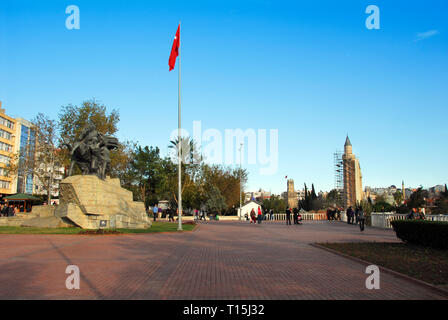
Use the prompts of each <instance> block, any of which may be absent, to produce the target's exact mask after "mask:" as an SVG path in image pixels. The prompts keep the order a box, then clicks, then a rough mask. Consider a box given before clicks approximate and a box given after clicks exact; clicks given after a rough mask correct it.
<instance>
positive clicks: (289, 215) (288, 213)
mask: <svg viewBox="0 0 448 320" xmlns="http://www.w3.org/2000/svg"><path fill="white" fill-rule="evenodd" d="M286 225H291V208H287V209H286Z"/></svg>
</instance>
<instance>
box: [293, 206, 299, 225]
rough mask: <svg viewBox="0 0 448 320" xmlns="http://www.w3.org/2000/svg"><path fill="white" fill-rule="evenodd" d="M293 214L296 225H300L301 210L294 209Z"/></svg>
mask: <svg viewBox="0 0 448 320" xmlns="http://www.w3.org/2000/svg"><path fill="white" fill-rule="evenodd" d="M292 212H293V216H292V217H293V219H294V224H299V209H297V208H294V209H292Z"/></svg>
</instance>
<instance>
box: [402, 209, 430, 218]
mask: <svg viewBox="0 0 448 320" xmlns="http://www.w3.org/2000/svg"><path fill="white" fill-rule="evenodd" d="M406 219H409V220H412V219H421V220H425V219H426V214H425V208H418V210H417V208H412V210H411V212H410V213H409V214H408V215H407V217H406Z"/></svg>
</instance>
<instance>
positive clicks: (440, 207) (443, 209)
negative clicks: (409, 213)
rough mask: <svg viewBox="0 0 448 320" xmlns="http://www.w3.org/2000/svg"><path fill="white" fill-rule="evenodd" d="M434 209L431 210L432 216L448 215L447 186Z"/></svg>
mask: <svg viewBox="0 0 448 320" xmlns="http://www.w3.org/2000/svg"><path fill="white" fill-rule="evenodd" d="M434 206H435V207H434V208H433V209H432V210H431V213H432V214H447V213H448V190H447V188H446V184H445V190H444V191H442V192H441V193H440V196H439V197H438V198H437V199H436V201H435V202H434Z"/></svg>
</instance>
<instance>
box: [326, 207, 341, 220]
mask: <svg viewBox="0 0 448 320" xmlns="http://www.w3.org/2000/svg"><path fill="white" fill-rule="evenodd" d="M327 220H338V221H341V210H340V209H339V208H332V207H330V208H328V209H327Z"/></svg>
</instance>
